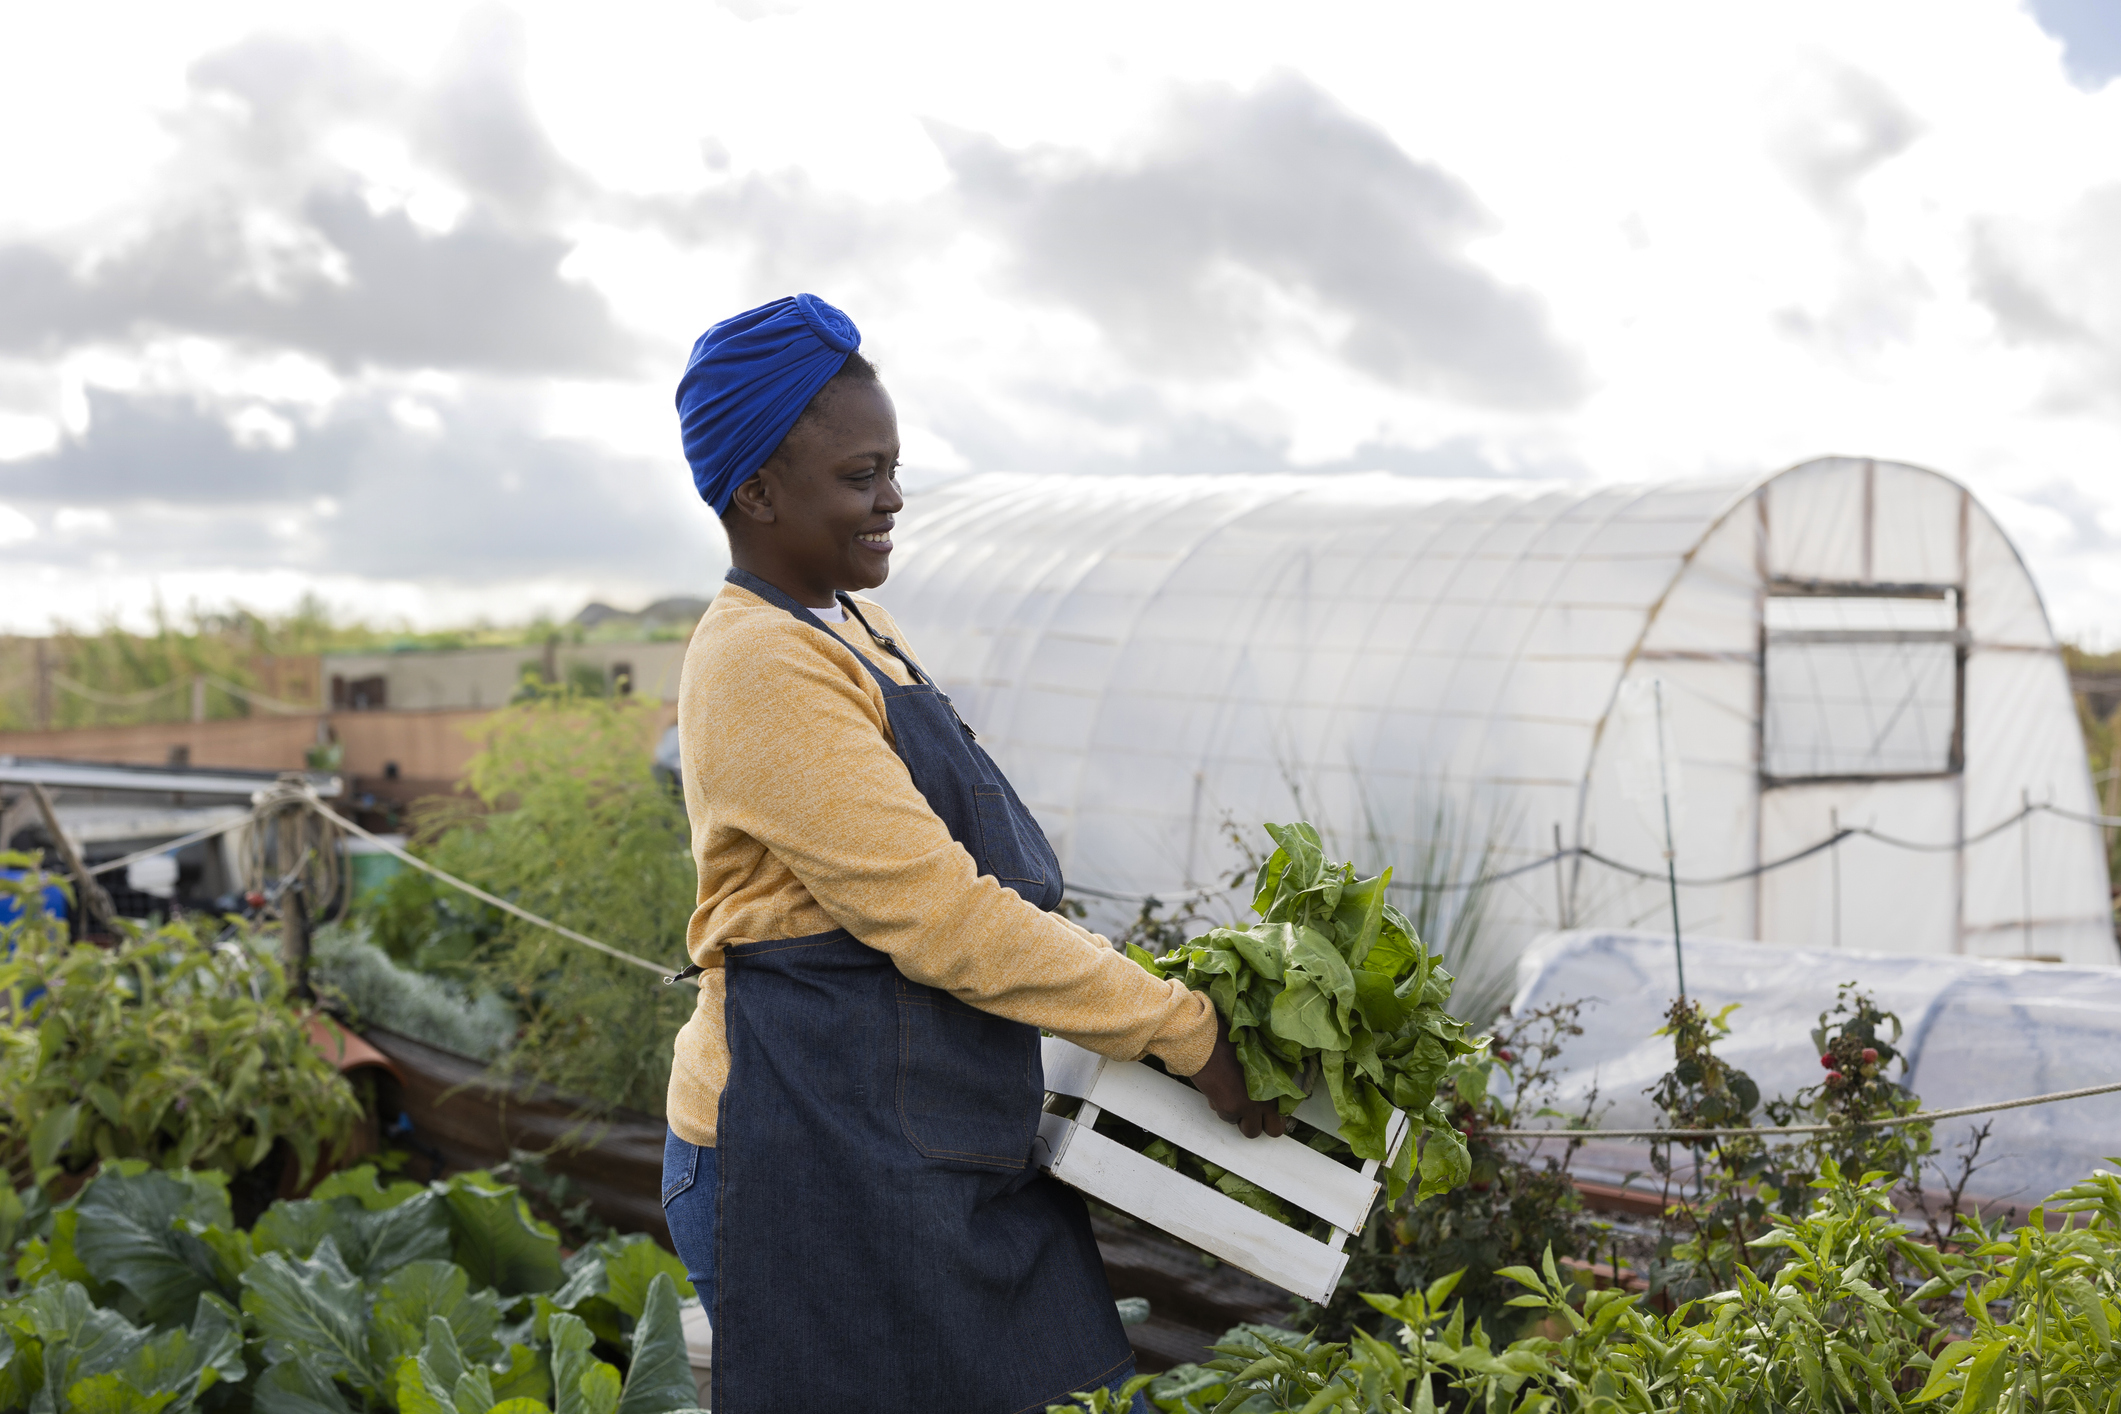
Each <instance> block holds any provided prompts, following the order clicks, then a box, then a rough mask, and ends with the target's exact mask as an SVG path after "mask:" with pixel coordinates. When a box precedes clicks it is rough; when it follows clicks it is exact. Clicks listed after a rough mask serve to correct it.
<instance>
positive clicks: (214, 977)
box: [0, 855, 361, 1186]
mask: <svg viewBox="0 0 2121 1414" xmlns="http://www.w3.org/2000/svg"><path fill="white" fill-rule="evenodd" d="M10 863H12V864H16V865H21V864H23V863H25V860H24V857H23V856H19V855H0V865H7V864H10ZM0 888H7V889H9V890H11V891H12V892H14V893H15V895H16V896H17V897H18V898H20V899H22V900H23V910H24V911H23V916H22V917H21V918H19V919H17V920H16V921H15V922H13V923H10V924H7V925H5V927H0V946H4V947H5V948H6V949H7V956H6V957H5V958H4V959H0V1007H4V1009H5V1013H6V1015H8V1016H9V1017H11V1018H15V1019H16V1020H17V1023H18V1024H15V1025H9V1026H7V1027H5V1028H0V1159H4V1161H5V1164H6V1167H7V1172H8V1174H9V1177H10V1180H11V1182H12V1183H14V1184H23V1183H31V1184H35V1185H38V1186H47V1185H53V1184H56V1183H57V1182H59V1181H60V1180H61V1178H62V1176H64V1175H67V1174H70V1173H80V1172H82V1171H84V1170H86V1169H87V1168H89V1167H90V1166H92V1165H94V1164H95V1163H97V1162H98V1161H99V1160H109V1159H143V1160H146V1161H148V1162H150V1163H154V1164H157V1165H163V1166H171V1167H179V1168H185V1167H212V1168H222V1169H230V1170H237V1169H248V1168H253V1167H255V1166H257V1165H259V1164H261V1163H263V1162H264V1161H265V1160H266V1158H267V1157H268V1156H269V1155H270V1154H271V1152H272V1150H273V1147H274V1145H275V1144H276V1143H278V1142H281V1141H284V1142H286V1143H287V1144H288V1145H289V1146H290V1148H291V1149H292V1150H293V1152H294V1154H295V1157H296V1159H297V1161H298V1162H299V1164H300V1167H301V1172H302V1174H303V1175H304V1176H305V1177H306V1176H307V1175H308V1173H309V1172H310V1171H311V1169H312V1168H313V1167H314V1166H315V1164H316V1162H317V1160H318V1158H319V1157H320V1156H321V1155H323V1154H325V1153H327V1152H329V1151H330V1150H332V1149H334V1148H336V1147H337V1146H339V1145H341V1144H343V1143H344V1142H345V1140H346V1139H347V1137H348V1136H349V1135H350V1133H351V1132H352V1128H353V1125H354V1124H355V1122H356V1121H357V1120H358V1119H359V1118H360V1115H361V1106H360V1102H359V1101H358V1099H357V1098H356V1097H355V1095H354V1092H353V1089H352V1087H351V1086H349V1085H348V1084H347V1082H346V1080H345V1079H344V1077H342V1076H341V1075H340V1074H339V1073H338V1071H337V1070H336V1069H334V1068H333V1067H332V1065H331V1064H330V1063H329V1062H328V1061H326V1060H325V1059H324V1058H323V1057H322V1056H321V1055H319V1054H318V1052H317V1049H316V1047H315V1046H314V1045H312V1044H311V1042H310V1039H309V1028H310V1026H311V1025H312V1024H314V1023H318V1022H319V1021H320V1018H318V1017H317V1014H316V1013H315V1011H314V1010H313V1009H312V1008H310V1007H309V1006H307V1005H306V1004H302V1003H299V1002H297V1001H296V1000H295V999H293V998H292V997H290V996H289V995H288V990H287V985H286V979H285V978H284V976H283V975H282V973H281V971H280V967H279V964H278V963H277V962H276V961H275V960H274V959H273V958H272V957H270V956H268V955H265V954H263V953H262V952H261V951H260V950H258V949H256V948H254V947H252V946H250V945H249V941H248V937H247V935H246V934H244V933H242V932H241V931H240V930H231V931H230V932H229V933H228V934H227V935H226V936H224V937H222V938H220V939H218V940H216V939H213V938H209V937H207V936H205V935H204V934H203V933H202V932H200V931H198V930H197V929H195V928H194V926H193V924H192V923H190V922H188V921H181V920H180V921H175V922H170V923H166V924H163V925H161V926H158V927H154V928H147V927H142V926H140V925H137V924H130V923H128V924H126V925H124V936H123V937H122V938H121V940H120V941H119V943H118V944H117V946H115V947H112V948H108V949H105V948H99V947H95V946H91V945H88V944H76V943H70V942H68V941H67V937H66V930H65V927H64V926H63V925H62V924H60V923H57V922H56V921H54V920H51V919H49V918H46V917H45V916H44V915H43V913H42V910H41V906H39V905H38V904H37V903H35V902H34V900H35V892H34V885H33V884H31V883H27V882H24V881H20V880H5V879H0ZM21 1023H27V1024H21Z"/></svg>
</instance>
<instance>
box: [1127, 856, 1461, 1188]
mask: <svg viewBox="0 0 2121 1414" xmlns="http://www.w3.org/2000/svg"><path fill="white" fill-rule="evenodd" d="M1266 828H1267V833H1268V834H1269V835H1270V836H1272V837H1273V840H1274V844H1275V849H1274V853H1273V854H1272V855H1271V856H1269V858H1268V859H1267V860H1266V862H1265V863H1264V864H1262V865H1261V866H1260V869H1259V875H1258V878H1257V880H1256V881H1255V884H1254V889H1253V895H1252V911H1253V912H1254V913H1256V914H1257V915H1258V916H1259V919H1260V921H1259V922H1258V923H1255V924H1252V925H1251V926H1250V927H1246V928H1216V929H1214V930H1212V931H1210V932H1208V933H1205V934H1203V935H1202V936H1200V937H1198V938H1195V939H1192V940H1191V941H1189V942H1187V943H1185V944H1183V945H1181V946H1179V947H1177V948H1174V949H1173V950H1172V951H1170V952H1168V953H1166V954H1164V955H1163V956H1162V957H1160V958H1158V957H1152V956H1150V955H1149V954H1148V953H1146V952H1144V951H1142V950H1141V949H1138V948H1136V949H1131V950H1130V951H1129V954H1128V955H1129V956H1131V957H1133V958H1134V960H1135V961H1136V962H1138V963H1140V964H1141V965H1142V966H1144V967H1146V968H1148V969H1149V970H1150V971H1152V972H1155V973H1156V974H1157V975H1159V976H1162V977H1175V978H1177V979H1178V980H1180V981H1182V982H1184V983H1185V984H1186V985H1187V986H1188V987H1191V988H1193V989H1195V990H1197V991H1202V992H1206V993H1207V994H1208V996H1209V998H1210V999H1211V1000H1212V1001H1213V1002H1214V1003H1215V1009H1216V1012H1217V1013H1218V1015H1220V1017H1221V1018H1222V1021H1223V1023H1224V1027H1225V1029H1226V1031H1227V1034H1228V1035H1229V1037H1230V1041H1231V1044H1232V1045H1233V1046H1234V1047H1235V1048H1236V1050H1237V1057H1238V1060H1239V1062H1240V1063H1241V1064H1242V1065H1243V1066H1244V1071H1245V1088H1246V1089H1247V1090H1248V1091H1249V1092H1250V1093H1251V1095H1252V1098H1253V1099H1255V1100H1274V1101H1277V1102H1278V1103H1279V1104H1280V1106H1281V1110H1282V1113H1284V1114H1289V1113H1292V1112H1294V1110H1295V1109H1296V1107H1297V1105H1298V1104H1300V1103H1301V1102H1302V1101H1303V1098H1304V1097H1305V1095H1307V1094H1309V1093H1310V1091H1311V1089H1312V1087H1314V1086H1315V1085H1317V1084H1320V1083H1323V1084H1324V1085H1325V1087H1326V1090H1327V1093H1328V1094H1329V1096H1330V1097H1331V1099H1332V1101H1333V1111H1334V1113H1335V1115H1337V1116H1338V1117H1339V1121H1340V1132H1341V1135H1342V1137H1343V1138H1344V1139H1345V1140H1346V1141H1347V1145H1348V1147H1349V1148H1350V1149H1352V1150H1353V1151H1354V1153H1355V1154H1356V1156H1357V1157H1359V1158H1364V1159H1376V1160H1379V1161H1381V1162H1382V1163H1383V1164H1384V1165H1385V1173H1386V1177H1387V1183H1388V1186H1389V1188H1390V1190H1391V1197H1392V1200H1393V1201H1395V1202H1396V1201H1398V1199H1399V1197H1400V1195H1401V1194H1402V1193H1403V1192H1404V1191H1405V1190H1406V1187H1407V1185H1408V1183H1409V1182H1410V1181H1411V1180H1412V1178H1413V1176H1414V1173H1415V1171H1416V1168H1415V1163H1414V1148H1415V1146H1414V1142H1413V1134H1414V1132H1416V1131H1418V1132H1419V1133H1420V1134H1421V1135H1422V1140H1421V1146H1420V1147H1421V1161H1420V1166H1419V1172H1420V1175H1421V1186H1420V1190H1419V1191H1420V1194H1421V1196H1423V1197H1427V1196H1429V1195H1431V1194H1435V1193H1442V1192H1446V1191H1448V1190H1449V1189H1451V1188H1454V1187H1456V1186H1457V1185H1459V1184H1461V1183H1463V1182H1465V1180H1466V1176H1467V1173H1468V1172H1469V1170H1470V1160H1469V1159H1468V1158H1467V1155H1466V1148H1465V1139H1464V1137H1463V1136H1462V1135H1460V1134H1459V1133H1458V1131H1457V1130H1456V1129H1454V1128H1453V1127H1452V1125H1451V1121H1450V1117H1449V1115H1448V1114H1447V1113H1446V1112H1445V1110H1444V1108H1443V1107H1442V1106H1441V1105H1439V1104H1437V1103H1436V1086H1437V1084H1438V1082H1440V1081H1441V1080H1442V1079H1443V1076H1444V1072H1445V1070H1446V1068H1447V1067H1448V1066H1449V1065H1450V1063H1451V1061H1452V1060H1453V1059H1454V1058H1455V1057H1458V1056H1463V1055H1469V1054H1471V1053H1472V1052H1473V1051H1474V1050H1475V1049H1476V1048H1477V1047H1476V1043H1475V1042H1474V1041H1472V1040H1470V1039H1468V1038H1467V1036H1466V1034H1465V1026H1464V1025H1463V1023H1461V1022H1458V1021H1455V1020H1453V1019H1452V1018H1451V1017H1450V1016H1449V1015H1448V1014H1447V1013H1446V1012H1445V1011H1444V1009H1443V1008H1444V1003H1445V1002H1447V1001H1448V1000H1449V999H1450V995H1451V974H1450V973H1448V972H1446V971H1444V970H1443V968H1442V967H1441V966H1439V965H1438V963H1437V959H1436V956H1435V954H1433V953H1431V952H1429V951H1428V950H1427V949H1425V948H1424V947H1423V946H1422V944H1421V939H1420V938H1419V937H1417V936H1416V935H1415V932H1414V926H1413V924H1411V923H1409V922H1408V921H1407V917H1406V915H1405V914H1403V913H1401V912H1400V911H1399V910H1398V909H1396V908H1394V907H1393V906H1392V905H1391V904H1390V903H1389V902H1387V901H1386V891H1387V889H1388V888H1389V886H1390V884H1391V881H1392V871H1391V870H1389V869H1387V870H1385V871H1384V872H1383V873H1382V874H1379V875H1376V876H1375V877H1373V878H1368V879H1358V878H1356V877H1355V869H1354V866H1352V865H1349V864H1334V863H1330V862H1328V861H1327V859H1326V857H1325V849H1324V846H1323V845H1322V844H1321V842H1320V840H1319V835H1318V831H1317V830H1316V829H1314V828H1312V827H1311V826H1310V825H1309V824H1304V823H1298V824H1294V825H1269V826H1267V827H1266ZM1394 1109H1399V1110H1404V1111H1405V1112H1406V1113H1407V1116H1408V1118H1409V1119H1410V1120H1411V1121H1412V1123H1411V1124H1410V1125H1409V1137H1408V1140H1407V1141H1406V1142H1404V1143H1402V1144H1401V1145H1399V1146H1398V1148H1397V1149H1396V1150H1395V1151H1394V1152H1392V1153H1387V1152H1386V1149H1387V1140H1388V1138H1389V1134H1390V1125H1391V1120H1392V1111H1393V1110H1394ZM1253 1206H1255V1207H1257V1206H1260V1205H1259V1204H1257V1203H1255V1204H1253ZM1262 1211H1265V1209H1264V1208H1263V1209H1262Z"/></svg>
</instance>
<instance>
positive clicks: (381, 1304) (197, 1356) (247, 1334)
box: [0, 1162, 698, 1414]
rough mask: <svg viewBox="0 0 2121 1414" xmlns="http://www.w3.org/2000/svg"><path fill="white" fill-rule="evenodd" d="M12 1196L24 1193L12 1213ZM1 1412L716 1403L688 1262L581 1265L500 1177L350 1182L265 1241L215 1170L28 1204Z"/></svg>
mask: <svg viewBox="0 0 2121 1414" xmlns="http://www.w3.org/2000/svg"><path fill="white" fill-rule="evenodd" d="M9 1196H10V1197H14V1196H15V1195H9ZM5 1218H6V1221H5V1223H4V1225H0V1238H4V1240H5V1242H6V1244H7V1249H8V1252H9V1255H10V1256H12V1257H13V1259H14V1272H15V1276H16V1280H15V1282H14V1283H12V1284H11V1285H12V1286H13V1288H14V1289H13V1291H12V1292H11V1294H9V1295H7V1296H5V1297H4V1298H0V1414H14V1411H18V1410H22V1411H30V1414H189V1411H191V1410H193V1409H199V1410H204V1411H212V1414H244V1411H250V1410H255V1411H257V1414H383V1411H393V1410H394V1411H397V1414H490V1411H495V1410H499V1411H502V1414H541V1411H545V1410H553V1411H557V1414H664V1411H669V1410H676V1409H689V1408H692V1407H693V1406H695V1405H696V1404H697V1403H698V1394H697V1387H696V1386H695V1384H694V1381H693V1376H692V1371H691V1367H690V1365H689V1364H688V1362H687V1360H686V1356H685V1343H684V1335H683V1332H682V1330H681V1328H680V1316H679V1305H678V1303H679V1302H680V1301H681V1300H684V1299H689V1298H690V1297H691V1295H692V1288H691V1286H690V1285H689V1284H688V1283H687V1282H686V1281H685V1273H684V1268H683V1266H682V1264H680V1263H679V1262H678V1260H677V1259H676V1258H675V1257H672V1256H671V1255H670V1254H669V1253H667V1252H664V1251H663V1250H662V1249H661V1248H659V1247H657V1246H656V1245H655V1244H654V1243H653V1242H652V1241H650V1240H649V1239H648V1238H646V1237H638V1236H636V1237H625V1238H614V1239H610V1240H607V1241H604V1242H600V1243H595V1244H592V1245H591V1246H588V1247H585V1248H583V1249H582V1250H581V1251H579V1252H576V1253H575V1254H573V1255H572V1256H570V1257H566V1258H564V1259H563V1258H562V1256H561V1252H560V1246H559V1242H558V1239H557V1238H556V1237H555V1236H554V1234H553V1232H552V1231H551V1229H549V1228H546V1227H545V1226H544V1225H542V1224H540V1223H538V1222H536V1221H535V1220H533V1219H532V1218H531V1217H530V1215H529V1212H528V1210H527V1209H526V1208H525V1207H524V1206H523V1204H522V1202H521V1201H520V1199H519V1198H518V1197H517V1195H516V1193H515V1190H514V1189H512V1188H509V1187H507V1186H505V1185H502V1184H498V1183H496V1182H494V1181H493V1180H492V1179H491V1178H490V1177H489V1176H487V1175H485V1174H478V1173H473V1174H464V1175H460V1176H458V1177H456V1178H452V1179H450V1180H449V1181H447V1182H446V1183H436V1184H431V1185H422V1184H415V1183H404V1182H399V1183H392V1184H389V1185H388V1186H385V1185H383V1184H382V1183H381V1182H379V1181H378V1178H377V1175H376V1172H375V1170H374V1169H373V1168H368V1167H363V1168H357V1169H353V1170H350V1171H347V1172H345V1173H340V1174H335V1175H333V1176H331V1177H330V1178H327V1179H326V1180H325V1181H324V1182H323V1183H322V1184H320V1185H319V1186H318V1187H317V1189H316V1191H315V1193H314V1194H313V1195H312V1196H311V1197H310V1198H308V1199H304V1200H301V1201H289V1202H280V1203H276V1204H274V1205H273V1206H272V1207H271V1208H270V1209H268V1210H267V1211H266V1212H265V1214H264V1216H262V1217H261V1218H260V1219H259V1220H258V1222H257V1223H256V1225H255V1226H253V1227H252V1228H250V1229H249V1230H247V1231H246V1230H243V1229H241V1228H239V1227H237V1226H236V1225H235V1224H234V1223H233V1222H232V1221H231V1218H230V1208H229V1201H228V1191H227V1181H226V1179H225V1178H224V1177H223V1176H222V1175H220V1174H217V1173H195V1172H176V1173H171V1172H160V1171H156V1170H152V1169H149V1168H148V1167H147V1166H146V1165H145V1164H139V1163H126V1162H119V1163H107V1164H105V1165H104V1166H103V1168H102V1169H101V1171H100V1172H99V1173H98V1174H97V1175H96V1177H95V1178H94V1179H93V1180H91V1181H90V1182H89V1184H88V1185H87V1186H86V1187H85V1188H83V1189H82V1191H81V1193H80V1194H79V1195H78V1197H76V1198H75V1199H74V1200H73V1201H72V1202H71V1203H68V1204H65V1205H62V1206H60V1207H59V1208H57V1209H52V1208H49V1207H47V1206H45V1205H44V1204H43V1203H42V1202H41V1199H40V1198H39V1197H38V1195H37V1194H36V1193H35V1191H34V1190H32V1191H31V1193H30V1195H29V1201H28V1202H27V1203H24V1202H22V1201H20V1199H17V1201H16V1202H15V1203H13V1204H12V1205H10V1206H9V1208H8V1210H7V1212H6V1214H5Z"/></svg>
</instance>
